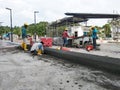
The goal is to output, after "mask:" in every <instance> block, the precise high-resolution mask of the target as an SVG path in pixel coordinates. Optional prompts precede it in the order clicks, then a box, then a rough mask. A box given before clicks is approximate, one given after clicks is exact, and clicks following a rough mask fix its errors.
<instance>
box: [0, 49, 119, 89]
mask: <svg viewBox="0 0 120 90" xmlns="http://www.w3.org/2000/svg"><path fill="white" fill-rule="evenodd" d="M0 90H120V77H119V76H116V75H111V74H109V73H106V72H102V71H99V70H95V69H92V68H90V67H84V66H81V65H78V64H73V63H70V62H68V61H64V60H61V59H58V58H54V57H51V56H46V55H43V56H39V57H38V56H32V55H30V54H29V53H25V52H24V51H20V50H15V49H1V50H0Z"/></svg>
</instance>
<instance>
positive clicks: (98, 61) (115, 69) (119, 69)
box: [45, 47, 120, 74]
mask: <svg viewBox="0 0 120 90" xmlns="http://www.w3.org/2000/svg"><path fill="white" fill-rule="evenodd" d="M45 54H49V55H52V56H55V57H58V58H62V59H65V60H69V61H71V62H74V63H79V64H83V65H86V66H92V67H94V68H97V69H102V70H105V71H108V72H112V73H115V74H120V59H119V58H111V57H106V56H98V55H91V54H85V53H77V52H70V51H62V50H56V49H52V48H48V47H47V48H45Z"/></svg>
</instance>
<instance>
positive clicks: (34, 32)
mask: <svg viewBox="0 0 120 90" xmlns="http://www.w3.org/2000/svg"><path fill="white" fill-rule="evenodd" d="M36 13H39V12H38V11H34V24H35V29H36ZM34 39H35V42H36V31H35V32H34Z"/></svg>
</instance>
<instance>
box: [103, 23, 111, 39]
mask: <svg viewBox="0 0 120 90" xmlns="http://www.w3.org/2000/svg"><path fill="white" fill-rule="evenodd" d="M103 28H104V33H105V36H106V37H111V27H110V25H109V24H105V25H104V26H103Z"/></svg>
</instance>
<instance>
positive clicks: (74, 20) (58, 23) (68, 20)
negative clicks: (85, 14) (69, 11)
mask: <svg viewBox="0 0 120 90" xmlns="http://www.w3.org/2000/svg"><path fill="white" fill-rule="evenodd" d="M85 21H88V19H87V18H86V19H83V18H77V17H65V18H63V19H59V20H57V21H54V22H52V23H51V24H50V26H61V25H66V24H67V25H69V24H73V23H79V22H85Z"/></svg>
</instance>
